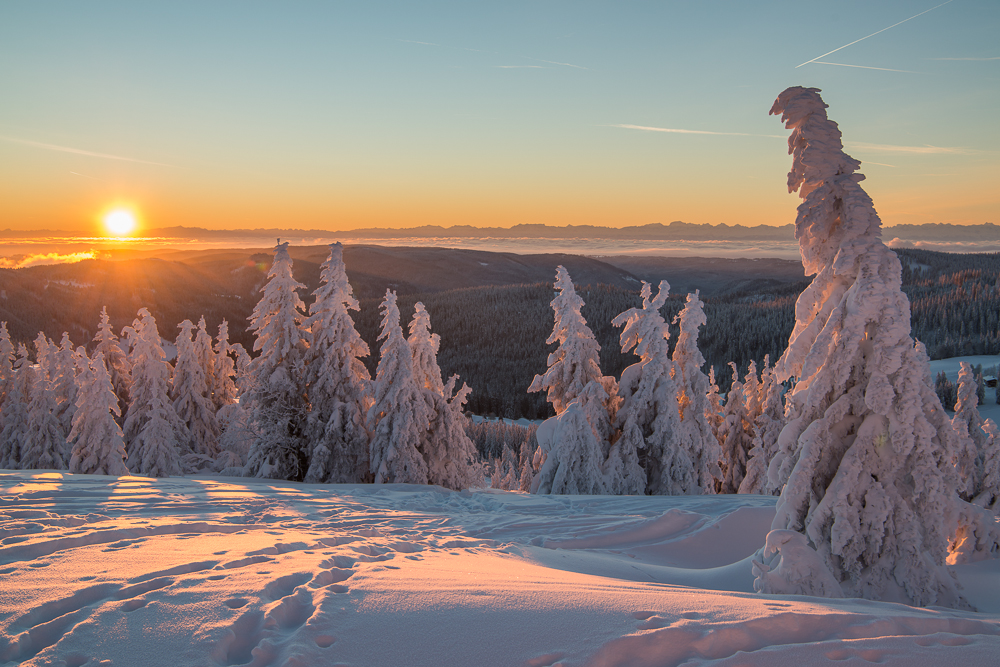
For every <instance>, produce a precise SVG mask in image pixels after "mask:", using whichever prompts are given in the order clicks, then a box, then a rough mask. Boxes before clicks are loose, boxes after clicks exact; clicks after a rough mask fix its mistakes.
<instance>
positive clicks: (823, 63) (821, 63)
mask: <svg viewBox="0 0 1000 667" xmlns="http://www.w3.org/2000/svg"><path fill="white" fill-rule="evenodd" d="M812 64H813V65H836V66H837V67H857V68H858V69H877V70H879V71H880V72H903V73H904V74H924V72H914V71H913V70H908V69H889V68H888V67H869V66H868V65H847V64H845V63H831V62H827V61H825V60H814V61H813V63H812Z"/></svg>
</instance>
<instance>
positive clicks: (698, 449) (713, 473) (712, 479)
mask: <svg viewBox="0 0 1000 667" xmlns="http://www.w3.org/2000/svg"><path fill="white" fill-rule="evenodd" d="M675 321H676V322H677V323H678V324H679V325H680V333H678V335H677V342H676V343H675V344H674V352H673V356H672V357H671V361H673V362H674V381H675V382H676V383H677V391H678V393H677V402H678V407H679V410H680V417H681V423H680V426H679V427H678V431H677V445H678V447H679V448H681V449H682V450H686V451H685V452H684V456H679V457H678V458H679V459H681V460H683V459H684V458H686V459H687V460H688V461H690V462H691V466H692V468H693V475H692V482H693V486H692V487H690V488H689V489H687V490H686V493H689V494H696V493H715V487H716V483H717V482H718V481H720V480H721V479H722V470H721V469H720V468H719V460H720V458H721V456H722V450H721V448H720V447H719V441H718V440H717V439H716V436H715V433H713V431H712V425H711V424H710V423H709V421H708V418H707V417H706V414H707V413H708V412H709V410H710V409H711V406H710V405H709V399H708V394H709V379H708V376H706V375H705V373H704V372H702V370H701V367H702V366H704V365H705V357H704V356H702V354H701V350H699V349H698V329H699V327H703V326H705V324H706V323H707V322H708V319H707V318H706V317H705V304H704V303H702V301H701V299H699V298H698V292H697V291H695V292H694V293H693V294H688V295H687V303H686V304H685V306H684V308H683V310H681V312H680V313H678V314H677V319H676V320H675Z"/></svg>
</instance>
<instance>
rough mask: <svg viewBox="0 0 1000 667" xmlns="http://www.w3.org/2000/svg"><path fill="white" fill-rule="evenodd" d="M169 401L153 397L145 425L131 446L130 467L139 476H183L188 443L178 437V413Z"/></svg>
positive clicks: (157, 396)
mask: <svg viewBox="0 0 1000 667" xmlns="http://www.w3.org/2000/svg"><path fill="white" fill-rule="evenodd" d="M166 398H167V397H166V396H162V395H159V394H153V395H152V396H151V398H150V401H149V405H148V406H147V410H146V412H145V423H144V424H143V427H142V429H141V430H140V431H139V433H138V435H136V438H135V440H133V441H132V442H131V443H130V444H129V452H128V461H127V465H128V467H129V469H130V470H132V471H133V472H135V473H138V474H140V475H145V476H147V477H169V476H171V475H180V474H181V472H182V468H181V457H180V452H181V451H184V450H186V449H187V448H186V447H185V444H187V443H183V442H181V441H180V439H179V437H178V431H177V429H176V428H175V424H174V420H175V419H176V418H177V413H176V412H175V411H174V408H173V407H172V406H171V405H170V403H169V402H168V401H167V400H166ZM126 423H128V422H127V420H126Z"/></svg>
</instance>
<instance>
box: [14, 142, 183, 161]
mask: <svg viewBox="0 0 1000 667" xmlns="http://www.w3.org/2000/svg"><path fill="white" fill-rule="evenodd" d="M0 141H8V142H10V143H12V144H21V145H23V146H31V147H32V148H44V149H45V150H48V151H58V152H60V153H73V154H75V155H87V156H89V157H101V158H104V159H106V160H122V161H124V162H138V163H140V164H155V165H157V166H159V167H169V166H171V165H169V164H164V163H162V162H150V161H149V160H137V159H135V158H131V157H122V156H121V155H109V154H108V153H95V152H94V151H85V150H82V149H80V148H70V147H69V146H57V145H55V144H43V143H42V142H40V141H29V140H28V139H18V138H16V137H5V136H2V135H0Z"/></svg>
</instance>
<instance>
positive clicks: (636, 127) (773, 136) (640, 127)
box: [609, 125, 785, 139]
mask: <svg viewBox="0 0 1000 667" xmlns="http://www.w3.org/2000/svg"><path fill="white" fill-rule="evenodd" d="M609 127H620V128H622V129H625V130H645V131H646V132H670V133H672V134H713V135H719V136H724V137H767V138H768V139H784V138H785V137H783V136H781V135H780V134H749V133H747V132H712V131H710V130H678V129H675V128H669V127H647V126H645V125H610V126H609Z"/></svg>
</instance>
